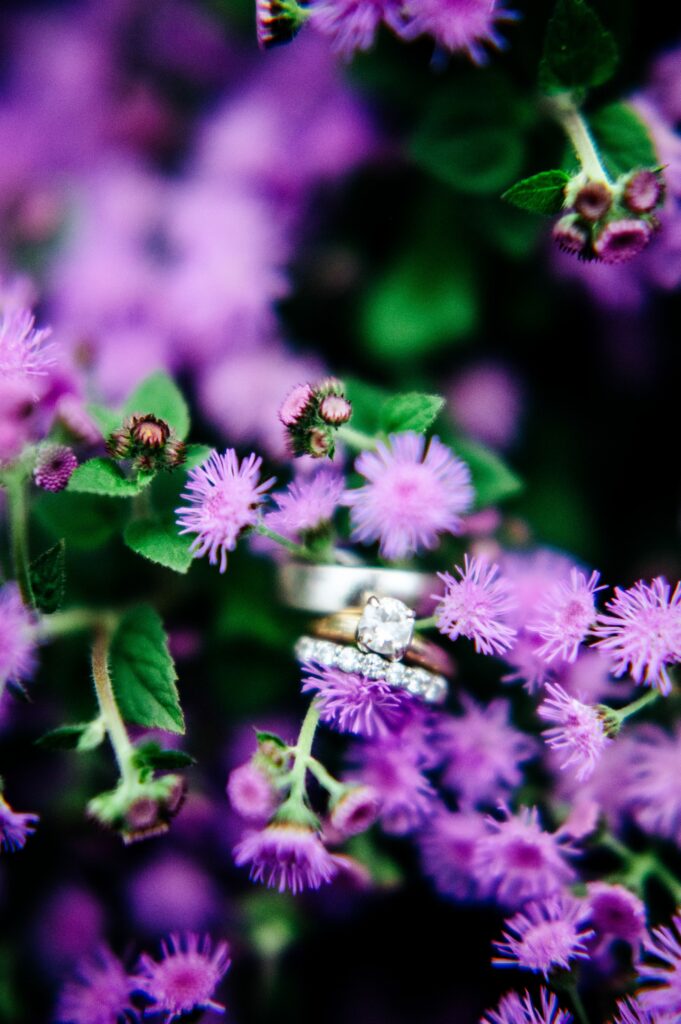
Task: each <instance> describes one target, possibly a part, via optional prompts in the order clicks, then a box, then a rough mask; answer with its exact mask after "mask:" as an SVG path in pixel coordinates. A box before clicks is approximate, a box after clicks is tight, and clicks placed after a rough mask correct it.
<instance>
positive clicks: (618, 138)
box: [589, 103, 660, 176]
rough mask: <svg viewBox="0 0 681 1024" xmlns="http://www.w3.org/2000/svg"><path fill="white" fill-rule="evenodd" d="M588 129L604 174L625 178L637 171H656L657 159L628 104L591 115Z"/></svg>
mask: <svg viewBox="0 0 681 1024" xmlns="http://www.w3.org/2000/svg"><path fill="white" fill-rule="evenodd" d="M589 125H590V127H591V130H592V132H593V134H594V136H595V137H596V141H597V142H598V146H599V149H600V152H601V156H602V157H603V159H604V161H605V163H606V166H607V169H608V171H609V172H610V173H611V174H612V175H613V176H617V175H619V174H626V172H627V171H632V170H634V169H635V168H637V167H657V166H658V165H659V162H660V161H659V158H658V155H657V153H656V151H655V146H654V144H653V140H652V139H651V137H650V134H649V132H648V129H647V127H646V125H645V123H644V121H643V120H642V118H640V117H639V115H638V114H637V112H636V111H635V110H634V108H633V107H631V106H629V104H628V103H611V104H610V105H609V106H607V107H603V108H602V109H601V110H599V111H597V112H596V113H595V114H592V115H591V117H590V118H589Z"/></svg>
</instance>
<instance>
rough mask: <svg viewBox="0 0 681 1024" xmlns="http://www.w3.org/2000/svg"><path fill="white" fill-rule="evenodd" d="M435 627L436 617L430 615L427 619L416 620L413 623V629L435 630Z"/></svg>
mask: <svg viewBox="0 0 681 1024" xmlns="http://www.w3.org/2000/svg"><path fill="white" fill-rule="evenodd" d="M436 626H437V616H436V615H430V616H429V617H428V618H427V619H417V620H416V622H415V623H414V629H435V628H436Z"/></svg>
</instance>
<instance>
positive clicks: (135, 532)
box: [123, 519, 193, 573]
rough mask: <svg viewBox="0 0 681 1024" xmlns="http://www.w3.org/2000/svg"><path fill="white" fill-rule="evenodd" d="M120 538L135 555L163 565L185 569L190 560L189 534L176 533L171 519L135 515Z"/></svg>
mask: <svg viewBox="0 0 681 1024" xmlns="http://www.w3.org/2000/svg"><path fill="white" fill-rule="evenodd" d="M123 539H124V541H125V543H126V544H127V545H128V547H129V548H132V550H133V551H135V552H136V553H137V554H138V555H142V556H143V557H144V558H148V559H149V561H150V562H156V563H157V564H158V565H164V566H165V567H166V569H174V571H175V572H181V573H186V572H187V570H188V569H189V567H190V565H191V564H192V561H193V559H192V555H191V553H190V551H189V546H190V544H191V538H188V537H180V535H179V534H178V532H177V526H176V525H175V521H174V520H173V519H166V520H163V521H159V520H157V519H135V520H133V521H132V522H131V523H128V525H127V526H126V528H125V531H124V533H123Z"/></svg>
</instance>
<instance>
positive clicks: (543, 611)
mask: <svg viewBox="0 0 681 1024" xmlns="http://www.w3.org/2000/svg"><path fill="white" fill-rule="evenodd" d="M598 579H599V573H597V572H592V573H591V576H590V577H589V579H588V580H587V578H586V576H585V574H584V573H582V572H579V570H577V569H573V570H572V572H571V573H570V580H569V582H566V581H564V580H559V581H558V582H557V583H556V584H555V585H554V586H553V587H552V589H551V590H550V592H549V593H548V595H547V597H546V600H545V601H544V602H543V603H542V604H540V605H539V607H538V609H537V611H538V613H539V616H540V618H539V619H538V621H537V622H536V623H534V624H532V625H530V626H528V629H530V630H531V631H532V632H533V633H537V634H538V635H539V636H540V637H541V639H542V640H543V641H544V643H543V645H542V647H540V648H539V650H538V652H537V653H538V654H539V656H540V657H542V658H546V660H547V661H548V662H551V661H553V660H554V659H555V658H560V659H561V660H562V661H571V662H572V661H575V660H576V659H577V655H578V653H579V647H580V644H582V643H583V642H584V640H585V639H586V636H587V633H588V632H589V630H590V628H591V626H592V624H593V621H594V618H595V615H596V606H595V602H594V594H595V593H596V591H598V590H603V589H604V587H599V586H598Z"/></svg>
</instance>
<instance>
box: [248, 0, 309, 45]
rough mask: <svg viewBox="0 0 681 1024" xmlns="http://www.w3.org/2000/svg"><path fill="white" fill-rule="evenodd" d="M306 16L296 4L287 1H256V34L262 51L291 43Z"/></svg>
mask: <svg viewBox="0 0 681 1024" xmlns="http://www.w3.org/2000/svg"><path fill="white" fill-rule="evenodd" d="M304 20H305V18H304V14H303V12H302V11H301V9H300V7H299V6H298V5H297V4H296V3H287V2H286V0H256V5H255V32H256V38H257V40H258V46H259V47H260V49H261V50H270V49H271V48H272V47H273V46H281V45H282V44H283V43H290V42H291V40H292V39H293V38H295V36H296V35H297V34H298V32H299V30H300V28H301V26H302V24H303V21H304Z"/></svg>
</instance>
